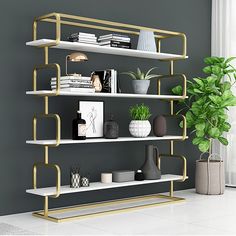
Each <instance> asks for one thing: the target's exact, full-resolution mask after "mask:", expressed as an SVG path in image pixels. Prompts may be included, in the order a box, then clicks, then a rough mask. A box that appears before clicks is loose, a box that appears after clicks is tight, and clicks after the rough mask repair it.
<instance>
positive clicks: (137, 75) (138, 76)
mask: <svg viewBox="0 0 236 236" xmlns="http://www.w3.org/2000/svg"><path fill="white" fill-rule="evenodd" d="M154 69H156V67H153V68H151V69H149V70H148V71H147V72H146V73H145V72H142V71H141V70H140V69H139V68H137V72H133V71H129V72H123V73H122V74H126V75H129V76H130V77H131V78H132V79H134V80H149V79H152V78H155V77H157V76H158V75H156V74H150V73H151V71H153V70H154Z"/></svg>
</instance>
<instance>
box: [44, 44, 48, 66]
mask: <svg viewBox="0 0 236 236" xmlns="http://www.w3.org/2000/svg"><path fill="white" fill-rule="evenodd" d="M44 63H45V65H47V64H48V47H44Z"/></svg>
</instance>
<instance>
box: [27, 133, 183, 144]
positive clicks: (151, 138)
mask: <svg viewBox="0 0 236 236" xmlns="http://www.w3.org/2000/svg"><path fill="white" fill-rule="evenodd" d="M159 140H182V136H174V135H166V136H163V137H156V136H148V137H146V138H135V137H120V138H117V139H106V138H87V139H86V140H72V139H61V140H60V144H78V143H79V144H83V143H115V142H137V141H159ZM26 143H27V144H36V145H55V144H56V140H50V139H48V140H36V141H34V140H27V141H26Z"/></svg>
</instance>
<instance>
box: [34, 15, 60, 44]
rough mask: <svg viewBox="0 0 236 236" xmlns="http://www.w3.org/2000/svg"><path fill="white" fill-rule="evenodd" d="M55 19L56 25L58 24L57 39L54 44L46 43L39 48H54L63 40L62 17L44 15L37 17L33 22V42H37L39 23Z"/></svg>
mask: <svg viewBox="0 0 236 236" xmlns="http://www.w3.org/2000/svg"><path fill="white" fill-rule="evenodd" d="M52 17H55V24H56V39H55V42H53V43H46V44H44V45H41V46H39V47H52V46H56V45H58V44H59V43H60V40H61V16H60V14H58V13H55V12H54V13H50V14H47V15H43V16H40V17H36V18H35V19H34V21H33V40H37V29H38V22H40V21H43V20H44V19H48V18H52Z"/></svg>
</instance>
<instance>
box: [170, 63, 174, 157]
mask: <svg viewBox="0 0 236 236" xmlns="http://www.w3.org/2000/svg"><path fill="white" fill-rule="evenodd" d="M173 74H174V61H173V60H170V75H173ZM170 114H171V115H174V101H173V100H171V101H170ZM170 154H171V155H173V154H174V141H173V140H171V141H170Z"/></svg>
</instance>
